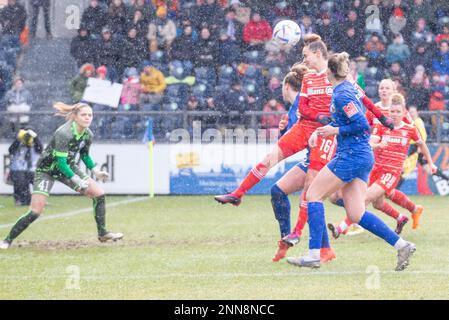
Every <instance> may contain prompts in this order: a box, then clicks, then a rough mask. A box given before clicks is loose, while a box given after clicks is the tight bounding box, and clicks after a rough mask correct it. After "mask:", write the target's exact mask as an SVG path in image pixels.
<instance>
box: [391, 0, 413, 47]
mask: <svg viewBox="0 0 449 320" xmlns="http://www.w3.org/2000/svg"><path fill="white" fill-rule="evenodd" d="M407 13H408V6H407V5H406V4H405V3H404V2H403V1H402V0H394V1H393V6H392V9H391V11H390V16H389V18H388V20H386V21H388V26H389V28H388V29H386V30H389V31H390V32H389V34H387V37H388V39H394V38H395V37H396V34H397V33H399V32H402V33H403V34H405V35H408V34H409V33H410V31H411V30H408V29H407V19H406V17H407Z"/></svg>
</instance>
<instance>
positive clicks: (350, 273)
mask: <svg viewBox="0 0 449 320" xmlns="http://www.w3.org/2000/svg"><path fill="white" fill-rule="evenodd" d="M362 274H363V275H366V274H370V273H367V272H366V271H362V270H359V271H357V270H354V271H324V272H323V271H318V270H317V271H315V272H301V271H298V272H275V273H268V272H264V273H249V272H246V273H242V272H239V273H233V272H215V273H212V272H211V273H182V272H178V273H166V274H148V275H131V276H130V275H123V276H121V275H116V276H93V275H92V276H91V275H82V274H81V280H94V281H95V280H98V281H100V280H144V279H163V278H174V277H181V278H192V279H198V278H238V277H240V278H241V277H246V278H254V277H256V278H257V277H259V278H266V277H273V276H274V277H309V276H353V275H362ZM379 274H384V275H386V274H395V275H398V276H400V275H449V270H427V271H426V270H415V271H413V270H411V271H401V272H398V271H393V270H388V271H379ZM35 278H40V279H42V278H45V279H65V278H67V275H48V276H46V275H45V274H36V275H31V276H20V275H11V276H9V275H2V277H1V279H0V280H26V279H35Z"/></svg>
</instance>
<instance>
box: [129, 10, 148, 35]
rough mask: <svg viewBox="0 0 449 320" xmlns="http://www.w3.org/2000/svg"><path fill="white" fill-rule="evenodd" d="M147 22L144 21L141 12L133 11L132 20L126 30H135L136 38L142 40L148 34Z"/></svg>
mask: <svg viewBox="0 0 449 320" xmlns="http://www.w3.org/2000/svg"><path fill="white" fill-rule="evenodd" d="M148 26H149V24H148V22H147V21H146V20H145V19H144V16H143V12H142V11H141V10H134V15H133V17H132V19H131V20H130V21H129V22H128V25H127V28H128V30H129V29H130V28H135V29H136V30H137V38H138V39H140V40H144V39H145V37H146V36H147V34H148Z"/></svg>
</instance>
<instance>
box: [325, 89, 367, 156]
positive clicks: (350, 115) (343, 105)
mask: <svg viewBox="0 0 449 320" xmlns="http://www.w3.org/2000/svg"><path fill="white" fill-rule="evenodd" d="M330 111H331V115H332V118H333V122H332V124H331V125H332V126H334V127H339V128H340V133H339V134H338V136H337V153H338V152H348V151H351V153H357V152H364V151H369V152H371V146H370V145H369V139H370V133H369V128H370V127H369V124H368V121H367V120H366V117H365V113H364V107H363V104H362V102H361V101H360V99H359V93H358V91H357V90H356V89H355V88H354V85H353V84H352V83H350V82H349V81H344V82H342V83H340V84H339V85H338V86H336V87H335V88H334V91H333V94H332V100H331V108H330Z"/></svg>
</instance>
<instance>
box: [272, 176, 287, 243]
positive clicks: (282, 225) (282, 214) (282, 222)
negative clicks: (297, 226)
mask: <svg viewBox="0 0 449 320" xmlns="http://www.w3.org/2000/svg"><path fill="white" fill-rule="evenodd" d="M271 205H272V206H273V211H274V216H275V217H276V220H277V221H278V223H279V229H280V230H281V238H283V237H285V236H286V235H288V234H290V200H288V196H287V195H286V194H285V193H284V191H282V190H281V188H279V187H278V186H277V184H275V185H273V187H271Z"/></svg>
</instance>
